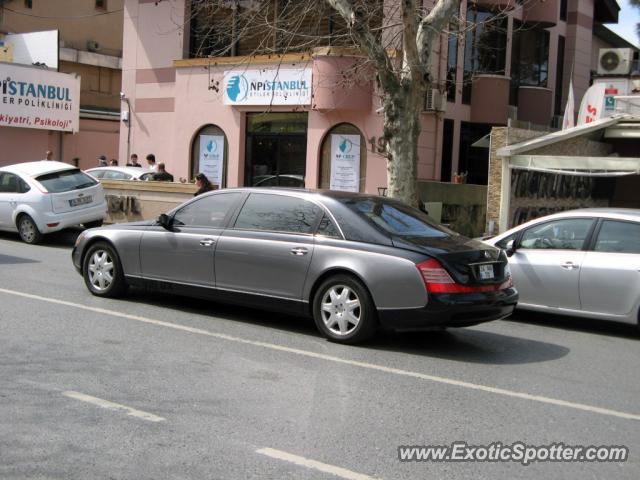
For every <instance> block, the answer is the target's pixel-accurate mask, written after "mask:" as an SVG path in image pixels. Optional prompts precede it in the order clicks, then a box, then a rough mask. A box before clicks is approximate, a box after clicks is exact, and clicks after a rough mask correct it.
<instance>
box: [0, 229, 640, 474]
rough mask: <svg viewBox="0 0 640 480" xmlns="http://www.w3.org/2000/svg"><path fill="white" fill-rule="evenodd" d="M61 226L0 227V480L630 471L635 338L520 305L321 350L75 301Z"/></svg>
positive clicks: (271, 329)
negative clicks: (590, 459) (469, 320)
mask: <svg viewBox="0 0 640 480" xmlns="http://www.w3.org/2000/svg"><path fill="white" fill-rule="evenodd" d="M75 235H77V232H74V231H66V232H62V233H59V234H56V235H54V236H52V237H49V238H47V239H46V240H45V242H44V243H43V244H42V245H38V246H29V245H25V244H22V243H20V242H19V241H18V239H17V236H15V235H11V234H0V478H2V479H13V478H29V479H40V478H42V479H45V478H46V479H50V478H51V479H53V478H55V479H83V480H84V479H93V478H100V479H102V478H104V479H136V480H138V479H154V480H157V479H165V478H171V479H173V478H175V479H198V480H199V479H248V478H273V479H325V478H326V479H332V478H333V479H335V478H353V479H366V478H377V479H409V478H411V479H413V478H416V479H438V478H469V479H481V478H564V479H570V478H580V479H583V478H616V479H634V480H635V479H637V478H638V477H640V348H639V347H640V341H639V337H638V335H637V333H636V330H635V329H634V328H632V327H627V326H623V325H613V324H609V323H603V322H592V321H587V320H581V319H562V318H559V317H550V316H542V315H533V314H527V315H524V314H520V313H518V314H516V318H514V319H512V320H508V321H498V322H492V323H489V324H484V325H480V326H477V327H473V328H465V329H459V330H452V331H449V332H444V333H430V334H428V333H424V334H422V333H421V334H386V335H381V336H378V337H377V338H376V339H375V340H374V341H373V342H371V343H369V344H367V345H365V346H359V347H346V346H340V345H336V344H333V343H329V342H327V341H325V340H324V339H322V338H321V337H320V336H319V335H318V334H317V332H316V330H315V327H314V325H313V323H312V322H311V320H307V319H302V318H295V317H287V316H282V315H276V314H272V313H268V312H261V311H255V310H249V309H244V308H239V307H229V306H224V305H219V304H214V303H208V302H204V301H199V300H192V299H186V298H180V297H171V296H166V295H162V294H155V293H147V292H144V291H141V290H132V291H131V292H130V294H129V295H128V296H127V297H126V298H124V299H121V300H106V299H99V298H96V297H93V296H92V295H90V294H89V292H88V291H87V290H86V288H85V286H84V284H83V282H82V279H81V277H80V276H79V275H78V274H77V273H76V272H75V270H74V268H73V266H72V264H71V260H70V251H71V246H72V244H73V241H74V239H75ZM454 441H465V442H467V443H468V444H470V445H489V444H491V443H494V442H500V443H502V444H503V445H510V444H512V443H514V442H518V441H522V442H524V443H526V444H529V445H536V446H540V445H549V444H552V443H560V442H562V443H563V444H565V445H584V446H588V445H624V446H627V447H628V448H629V460H628V461H627V462H625V463H598V462H594V463H569V462H566V463H557V462H544V463H542V462H538V463H534V464H531V465H528V466H523V465H521V464H520V463H517V462H508V463H496V462H481V463H477V462H476V463H463V462H449V463H446V462H433V461H429V462H400V461H399V460H398V446H400V445H449V444H451V443H452V442H454Z"/></svg>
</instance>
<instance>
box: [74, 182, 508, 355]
mask: <svg viewBox="0 0 640 480" xmlns="http://www.w3.org/2000/svg"><path fill="white" fill-rule="evenodd" d="M72 255H73V263H74V265H75V267H76V268H77V270H78V271H79V272H81V273H82V275H83V277H84V280H85V283H86V285H87V288H88V289H89V290H90V291H91V293H93V294H94V295H98V296H105V297H111V296H116V295H119V294H122V293H123V292H124V290H125V287H126V286H127V285H130V284H131V285H141V286H147V287H151V288H163V289H165V290H169V291H172V292H175V293H178V294H184V295H190V296H199V297H205V298H211V299H214V300H218V301H225V302H233V303H238V304H242V305H250V306H255V307H264V308H269V309H276V310H281V311H288V312H293V313H296V314H309V315H312V316H313V318H314V319H315V322H316V325H317V327H318V329H319V330H320V332H322V334H323V335H325V336H326V337H328V338H330V339H332V340H335V341H338V342H343V343H356V342H359V341H362V340H365V339H366V338H368V337H370V336H371V335H372V334H373V333H374V332H375V331H376V329H377V328H378V327H384V328H390V329H396V330H422V329H437V328H443V327H463V326H468V325H474V324H477V323H481V322H486V321H489V320H495V319H499V318H503V317H506V316H508V315H509V314H511V312H512V311H513V309H514V307H515V305H516V301H517V298H518V295H517V292H516V290H515V289H514V288H513V286H512V283H511V276H510V272H509V268H508V264H507V258H506V255H505V254H504V253H503V252H501V251H500V250H499V249H497V248H494V247H491V246H488V245H486V244H483V243H481V242H477V241H475V240H470V239H468V238H466V237H463V236H461V235H458V234H456V233H454V232H452V231H450V230H448V229H446V228H444V227H442V226H439V225H437V224H434V223H433V222H432V221H431V220H430V219H429V217H427V216H426V215H425V214H423V213H422V212H420V211H419V210H417V209H414V208H411V207H409V206H407V205H405V204H403V203H401V202H398V201H394V200H391V199H387V198H384V197H378V196H370V195H359V194H352V193H345V192H329V191H324V192H316V191H308V190H296V189H290V190H288V189H283V188H279V189H269V190H265V189H262V188H242V189H228V190H219V191H216V192H212V193H208V194H205V195H202V196H199V197H196V198H195V199H193V200H190V201H189V202H187V203H185V204H183V205H181V206H179V207H178V208H176V209H175V210H172V211H171V212H169V213H167V214H163V215H160V217H159V218H158V219H157V220H155V221H146V222H136V223H128V224H120V225H111V226H107V227H102V228H97V229H92V230H88V231H86V232H84V233H83V234H81V235H80V237H79V238H78V241H77V242H76V246H75V248H74V249H73V254H72Z"/></svg>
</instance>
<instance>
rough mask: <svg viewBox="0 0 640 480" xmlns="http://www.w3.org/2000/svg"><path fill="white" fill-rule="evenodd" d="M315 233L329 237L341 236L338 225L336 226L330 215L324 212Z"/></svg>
mask: <svg viewBox="0 0 640 480" xmlns="http://www.w3.org/2000/svg"><path fill="white" fill-rule="evenodd" d="M316 235H320V236H323V237H330V238H342V235H340V231H339V230H338V227H336V224H335V223H333V220H331V217H329V215H327V214H326V213H325V214H324V216H323V217H322V220H320V225H318V231H317V232H316Z"/></svg>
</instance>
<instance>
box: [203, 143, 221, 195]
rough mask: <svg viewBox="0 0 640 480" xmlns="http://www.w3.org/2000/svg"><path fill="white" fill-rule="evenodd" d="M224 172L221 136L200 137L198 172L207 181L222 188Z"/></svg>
mask: <svg viewBox="0 0 640 480" xmlns="http://www.w3.org/2000/svg"><path fill="white" fill-rule="evenodd" d="M223 170H224V137H223V136H222V135H200V172H198V173H203V174H205V175H206V176H207V178H208V179H209V181H210V182H211V183H212V184H214V185H217V186H218V188H222V178H223V174H224V172H223Z"/></svg>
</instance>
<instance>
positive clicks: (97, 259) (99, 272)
mask: <svg viewBox="0 0 640 480" xmlns="http://www.w3.org/2000/svg"><path fill="white" fill-rule="evenodd" d="M87 274H88V275H89V283H90V284H91V286H92V287H93V288H94V289H95V290H96V291H97V292H105V291H107V290H108V289H109V287H110V286H111V284H112V283H113V278H114V275H115V266H114V262H113V258H111V256H110V255H109V252H107V251H105V250H96V251H95V252H93V254H92V255H91V258H90V259H89V264H88V265H87Z"/></svg>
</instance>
